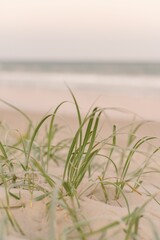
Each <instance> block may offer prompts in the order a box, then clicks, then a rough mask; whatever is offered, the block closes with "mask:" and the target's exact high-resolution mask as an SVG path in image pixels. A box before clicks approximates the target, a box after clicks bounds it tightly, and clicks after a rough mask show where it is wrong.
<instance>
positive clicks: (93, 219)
mask: <svg viewBox="0 0 160 240" xmlns="http://www.w3.org/2000/svg"><path fill="white" fill-rule="evenodd" d="M74 94H75V96H76V98H77V101H78V103H79V106H80V111H81V112H82V116H83V117H84V116H85V114H86V113H87V111H88V109H89V107H90V106H91V105H92V103H94V101H95V100H96V99H97V97H99V98H98V99H97V100H96V101H95V103H94V106H98V107H101V108H106V110H105V113H104V114H102V118H101V121H100V123H99V130H98V132H97V133H98V134H97V139H96V142H97V141H100V142H101V141H103V139H106V140H105V141H104V144H101V145H104V146H103V148H102V149H101V151H100V153H99V155H96V157H95V159H94V160H93V161H92V162H91V166H92V167H91V169H90V171H91V173H89V172H88V171H86V174H85V175H84V178H83V180H82V181H81V182H80V184H79V186H78V187H77V189H76V194H75V196H76V197H71V196H69V195H70V194H69V192H68V194H67V190H66V189H65V188H64V186H63V182H62V179H63V173H64V166H65V160H66V158H67V154H68V151H69V146H71V142H70V141H71V140H70V141H68V142H66V145H65V147H64V149H62V151H60V150H57V152H55V155H54V157H55V156H56V157H57V159H54V158H53V156H50V159H49V165H48V167H46V165H45V163H44V162H43V161H42V160H43V158H44V159H46V155H43V156H42V155H41V154H44V152H45V151H46V149H45V150H43V147H42V146H43V145H44V144H46V141H47V139H46V135H45V129H46V128H45V126H48V125H47V124H49V123H50V122H49V119H50V118H49V119H48V120H47V121H46V122H45V123H44V124H43V125H42V127H41V128H40V131H39V134H38V136H37V137H36V138H35V139H34V143H33V146H32V147H33V149H32V150H31V154H30V166H29V168H28V169H27V170H26V172H25V170H24V169H23V167H22V165H21V164H22V163H24V155H25V154H24V153H20V152H19V151H18V150H17V152H16V151H15V150H13V149H11V148H10V146H14V147H15V148H16V147H17V148H19V147H20V148H22V143H20V145H14V143H15V142H16V141H18V139H21V138H22V136H24V134H25V132H26V129H27V120H26V119H25V118H24V116H22V114H21V113H19V112H18V111H16V110H14V109H13V108H11V107H9V106H7V105H6V104H4V103H2V102H1V105H0V113H1V119H0V120H1V130H0V131H1V142H2V143H3V147H4V149H5V151H6V153H7V154H8V159H5V154H4V151H3V148H2V147H1V150H0V157H1V161H3V162H4V165H3V164H1V186H0V221H1V224H0V234H1V236H2V239H9V240H22V239H33V240H38V239H39V240H40V239H41V240H42V239H47V240H51V239H57V240H59V239H89V240H90V239H91V240H97V239H107V240H108V239H111V240H122V239H124V240H129V239H136V240H137V239H138V240H150V239H155V240H156V239H159V236H160V229H159V226H160V205H159V204H160V189H159V182H160V174H159V171H160V163H159V159H160V158H159V157H160V154H159V143H160V142H159V136H160V123H159V122H158V121H159V120H160V112H159V111H158V103H159V97H158V96H152V97H147V95H146V96H145V97H144V96H140V95H136V94H135V95H127V93H126V95H125V94H120V95H118V94H111V93H107V94H105V93H104V92H103V93H98V94H97V93H96V92H89V93H87V92H85V91H84V90H83V91H75V92H74ZM0 96H1V98H2V99H4V100H6V101H8V102H10V103H11V104H14V105H15V106H16V107H19V108H21V109H22V110H24V111H25V112H26V113H27V114H28V116H29V117H30V118H31V119H32V121H33V124H34V126H37V124H38V123H39V122H40V120H41V119H42V118H43V117H44V116H45V115H46V114H49V113H53V111H54V109H55V107H56V106H57V105H58V104H59V103H60V102H62V101H64V100H67V101H69V102H68V103H65V104H64V105H63V106H62V108H61V109H60V110H59V111H58V113H57V115H56V119H55V121H56V124H58V125H60V126H63V128H62V129H61V130H59V131H58V133H57V135H56V137H55V138H54V139H53V142H52V144H51V146H53V147H54V146H56V144H58V143H59V142H61V141H62V140H63V139H69V138H73V136H75V132H76V130H77V129H78V126H79V125H78V117H77V114H76V108H75V104H74V103H73V99H72V97H71V94H70V93H69V91H68V90H66V91H62V90H59V91H53V90H52V91H51V90H47V91H43V90H36V91H35V90H34V89H33V90H31V89H25V90H24V89H21V88H20V89H16V88H12V89H7V88H5V87H3V88H1V89H0ZM47 111H49V112H47ZM147 120H149V121H147ZM142 122H143V124H142V126H141V127H140V128H139V129H138V130H137V132H135V133H134V134H135V136H136V138H135V139H133V142H132V143H131V144H130V145H128V146H127V141H128V137H129V135H130V130H131V128H132V131H133V129H135V128H136V126H138V124H140V123H142ZM114 125H116V132H115V135H114V136H116V143H115V144H113V141H114V140H113V126H114ZM85 130H86V127H85V128H84V133H83V134H84V135H85ZM90 134H92V133H90ZM21 135H22V136H21ZM44 136H45V137H44ZM130 136H131V135H130ZM149 136H151V137H154V139H150V138H149ZM144 137H146V140H145V141H146V142H145V143H142V145H140V146H139V148H137V149H136V145H135V144H136V143H137V142H138V141H142V140H141V139H142V138H144ZM30 139H31V138H30ZM24 141H26V142H24V144H26V146H28V145H27V144H29V141H31V140H28V143H27V140H24ZM113 146H114V147H113ZM36 147H37V148H36ZM95 148H96V146H95ZM36 149H37V152H36ZM40 150H41V151H42V152H40ZM26 154H27V153H26ZM45 154H47V153H45ZM58 154H59V155H58ZM84 155H85V153H84V154H83V155H82V158H84ZM102 155H103V157H102ZM104 156H107V157H108V159H109V158H110V159H111V160H112V161H110V162H109V164H108V168H107V171H106V173H105V176H103V177H104V178H103V177H102V175H103V172H104V169H105V166H106V163H107V157H104ZM58 157H59V159H58ZM52 158H53V159H52ZM122 158H123V159H122ZM127 159H130V160H129V164H128V168H127V167H126V169H127V170H126V171H127V172H126V175H125V177H124V179H123V177H122V175H123V169H124V168H125V167H124V166H125V162H126V161H127ZM5 160H6V162H7V161H10V162H7V163H6V162H5ZM32 161H33V162H34V161H37V162H38V163H39V164H40V166H41V167H42V169H45V171H46V174H47V176H49V180H48V182H47V180H46V179H47V177H46V175H45V173H44V172H43V170H42V169H40V167H36V165H35V164H33V162H32ZM10 163H13V169H12V165H9V166H8V165H7V164H10ZM34 163H35V162H34ZM38 166H39V165H38ZM115 166H116V167H115ZM10 168H11V169H10ZM46 168H47V169H46ZM8 169H10V170H8ZM72 171H73V172H74V169H72ZM117 171H118V173H117ZM7 174H10V176H7ZM2 175H3V177H2ZM4 176H5V177H4ZM13 176H14V177H15V179H14V180H13V178H12V177H13ZM10 177H11V179H10ZM26 179H27V180H26ZM117 179H118V180H119V183H118V182H117V181H118V180H117ZM52 180H53V181H54V184H53V182H52ZM122 180H123V181H124V186H123V187H122V183H121V182H120V181H122ZM52 184H53V186H52ZM118 184H119V185H118ZM116 186H119V187H116ZM5 187H6V188H5ZM120 187H122V189H121V190H120ZM118 191H119V194H118V193H117V192H118ZM59 192H60V195H58V193H59ZM42 195H44V196H45V197H44V198H42ZM41 198H42V199H41ZM9 219H11V220H9Z"/></svg>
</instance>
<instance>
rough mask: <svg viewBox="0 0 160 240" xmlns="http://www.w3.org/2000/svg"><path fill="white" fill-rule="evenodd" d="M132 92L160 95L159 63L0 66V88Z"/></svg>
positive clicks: (64, 63)
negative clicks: (66, 86)
mask: <svg viewBox="0 0 160 240" xmlns="http://www.w3.org/2000/svg"><path fill="white" fill-rule="evenodd" d="M65 84H68V85H69V86H70V87H74V88H76V89H80V90H83V89H85V90H88V91H94V90H97V91H98V90H99V91H119V92H123V91H129V92H130V93H134V94H135V93H137V94H138V93H140V94H141V93H142V92H145V93H149V94H158V95H160V63H135V62H128V63H125V62H0V87H3V86H5V87H6V86H7V87H23V88H49V89H57V88H59V89H60V88H64V87H65Z"/></svg>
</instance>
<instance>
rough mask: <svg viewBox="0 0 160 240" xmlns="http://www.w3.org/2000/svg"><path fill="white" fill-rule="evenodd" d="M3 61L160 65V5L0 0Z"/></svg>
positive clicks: (141, 0)
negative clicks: (118, 62) (158, 63)
mask: <svg viewBox="0 0 160 240" xmlns="http://www.w3.org/2000/svg"><path fill="white" fill-rule="evenodd" d="M0 59H1V60H3V59H6V60H7V59H8V60H12V59H17V60H21V59H23V60H25V59H26V60H110V61H114V60H115V61H116V60H118V61H119V60H122V61H127V60H130V61H137V60H138V61H143V60H145V61H160V0H0Z"/></svg>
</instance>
